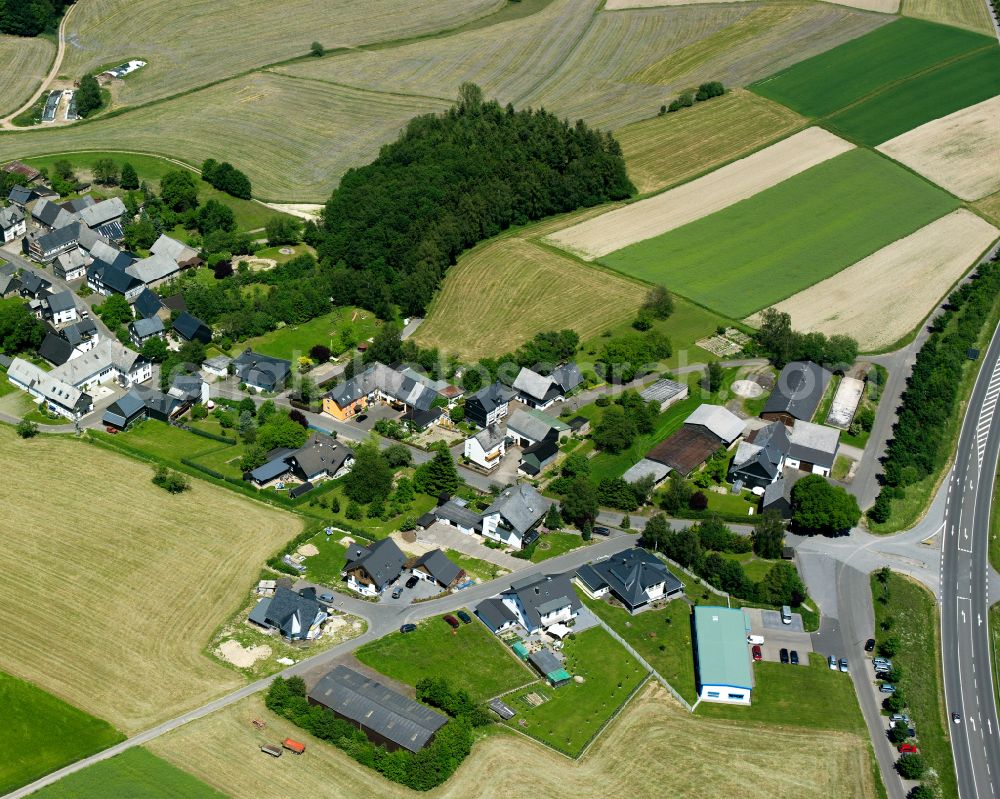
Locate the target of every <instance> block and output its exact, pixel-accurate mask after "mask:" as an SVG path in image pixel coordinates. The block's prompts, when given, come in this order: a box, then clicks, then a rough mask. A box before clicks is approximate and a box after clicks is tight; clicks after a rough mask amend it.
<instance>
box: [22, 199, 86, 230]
mask: <svg viewBox="0 0 1000 799" xmlns="http://www.w3.org/2000/svg"><path fill="white" fill-rule="evenodd" d="M31 219H32V221H33V222H34V223H35V224H36V225H38V226H39V227H40V228H43V229H44V230H46V231H50V230H58V229H59V228H64V227H66V226H67V225H69V224H72V223H73V222H76V221H77V219H76V217H75V216H74V214H73V212H72V211H67V210H66V209H65V208H63V207H62V206H61V205H59V203H54V202H52V201H51V200H45V199H42V200H39V201H38V202H37V203H35V205H34V207H33V208H32V209H31Z"/></svg>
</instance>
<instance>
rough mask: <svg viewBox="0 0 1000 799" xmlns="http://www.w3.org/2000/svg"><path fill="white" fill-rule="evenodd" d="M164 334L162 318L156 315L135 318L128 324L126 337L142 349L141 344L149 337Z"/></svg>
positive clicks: (161, 336)
mask: <svg viewBox="0 0 1000 799" xmlns="http://www.w3.org/2000/svg"><path fill="white" fill-rule="evenodd" d="M165 335H166V330H165V328H164V327H163V320H162V319H160V317H158V316H154V317H151V318H150V319H135V320H133V321H132V322H130V323H129V326H128V337H129V338H130V339H131V341H132V343H133V344H134V345H135V346H136V347H138V348H139V349H142V345H143V344H145V343H146V342H147V341H149V340H150V339H152V338H163V337H164V336H165Z"/></svg>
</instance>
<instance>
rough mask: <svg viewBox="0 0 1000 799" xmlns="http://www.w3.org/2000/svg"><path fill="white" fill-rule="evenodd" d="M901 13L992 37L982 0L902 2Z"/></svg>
mask: <svg viewBox="0 0 1000 799" xmlns="http://www.w3.org/2000/svg"><path fill="white" fill-rule="evenodd" d="M902 12H903V14H904V16H907V17H920V18H921V19H929V20H930V21H931V22H943V23H944V24H945V25H957V26H958V27H960V28H968V29H969V30H974V31H978V32H979V33H985V34H986V35H987V36H992V35H993V23H992V22H990V17H989V12H988V11H987V10H986V3H984V2H982V0H903V8H902Z"/></svg>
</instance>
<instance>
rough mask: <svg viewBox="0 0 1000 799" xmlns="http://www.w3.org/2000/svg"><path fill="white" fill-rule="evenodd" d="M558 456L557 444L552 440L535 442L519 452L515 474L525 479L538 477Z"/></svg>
mask: <svg viewBox="0 0 1000 799" xmlns="http://www.w3.org/2000/svg"><path fill="white" fill-rule="evenodd" d="M558 455H559V443H558V442H557V441H555V440H553V439H546V440H544V441H537V442H535V443H534V444H532V445H531V446H529V447H525V448H524V449H522V450H521V460H520V461H519V462H518V464H517V473H518V474H521V475H524V476H525V477H538V475H540V474H541V473H542V471H543V470H544V469H545V467H547V466H548V465H549V464H550V463H553V462H554V461H555V459H556V457H557V456H558Z"/></svg>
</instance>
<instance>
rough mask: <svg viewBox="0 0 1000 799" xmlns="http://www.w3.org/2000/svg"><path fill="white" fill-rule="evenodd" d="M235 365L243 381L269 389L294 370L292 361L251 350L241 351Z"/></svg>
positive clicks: (279, 383)
mask: <svg viewBox="0 0 1000 799" xmlns="http://www.w3.org/2000/svg"><path fill="white" fill-rule="evenodd" d="M179 318H180V317H178V319H179ZM233 365H234V366H235V367H236V375H237V377H239V379H240V381H241V382H243V383H249V384H250V385H254V386H260V387H261V388H263V389H266V390H268V391H272V390H274V389H276V388H278V387H279V386H281V385H284V383H285V381H286V380H287V379H288V376H289V375H290V374H291V371H292V362H291V361H286V360H285V359H284V358H273V357H271V356H270V355H261V354H259V353H256V352H253V351H251V350H244V351H243V352H241V353H240V354H239V355H238V356H237V357H236V358H235V359H233Z"/></svg>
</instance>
